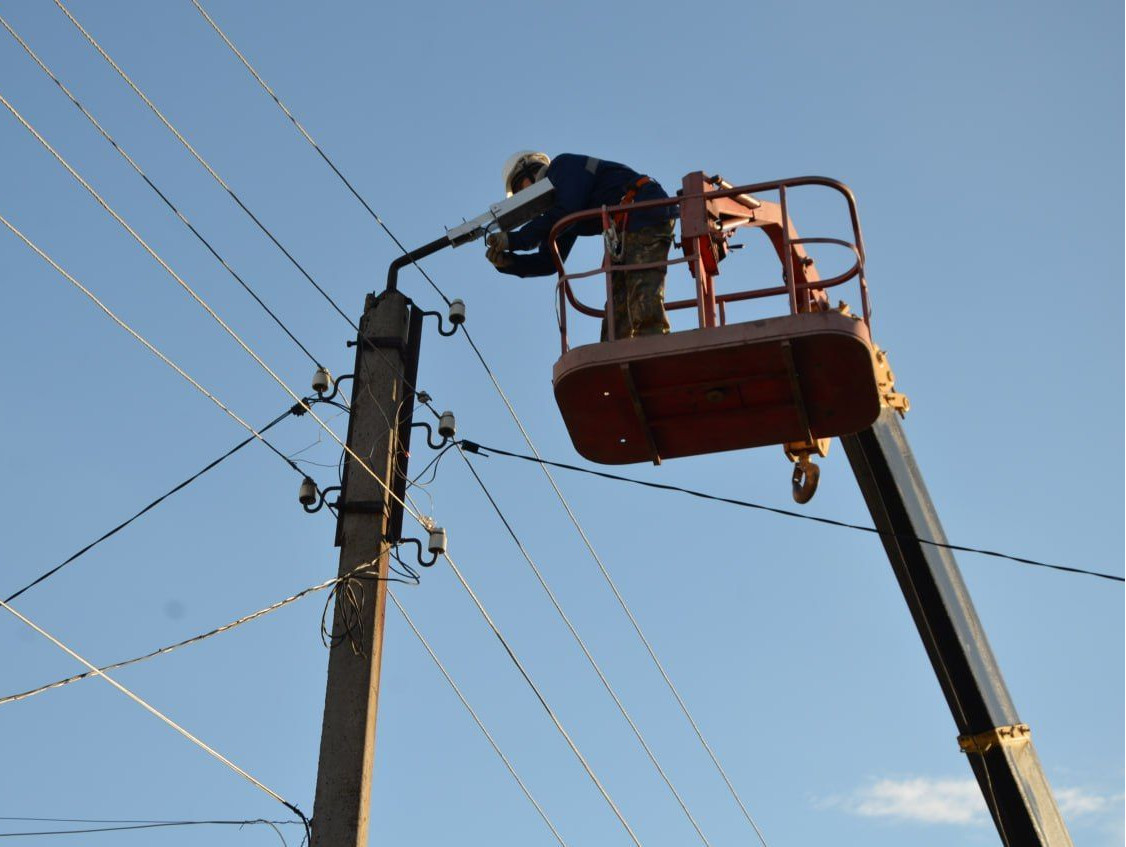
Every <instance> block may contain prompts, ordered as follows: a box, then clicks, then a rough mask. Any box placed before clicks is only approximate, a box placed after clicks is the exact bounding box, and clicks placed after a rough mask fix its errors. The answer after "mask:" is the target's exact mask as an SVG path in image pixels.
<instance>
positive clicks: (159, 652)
mask: <svg viewBox="0 0 1126 847" xmlns="http://www.w3.org/2000/svg"><path fill="white" fill-rule="evenodd" d="M344 578H345V577H340V576H336V577H333V578H332V579H326V580H325V581H324V582H319V583H317V584H316V585H310V586H309V587H308V588H305V589H302V590H301V591H298V592H297V593H296V594H294V595H292V596H290V597H286V598H285V599H284V600H279V601H278V602H276V603H271V604H270V605H269V606H266V607H265V608H264V609H259V610H258V611H257V612H251V613H250V614H249V615H243V616H242V617H241V618H238V619H236V620H233V621H231V622H230V623H227V624H223V625H222V626H219V627H216V628H215V629H212V630H208V631H207V632H204V633H201V634H199V635H194V636H192V637H191V638H187V639H184V640H183V641H177V642H176V643H175V644H169V645H167V646H165V647H160V648H158V649H156V650H153V651H152V652H151V653H145V654H144V655H143V656H137V657H135V658H132V659H126V660H125V661H121V662H114V663H113V664H112V665H104V666H103V667H100V668H98V669H97V672H98V673H100V672H102V671H113V670H117V669H118V668H125V667H129V666H130V665H136V664H138V663H139V662H144V661H147V660H148V659H154V658H156V657H157V656H163V655H165V654H167V653H171V652H172V651H174V650H179V649H180V648H181V647H187V646H189V645H192V644H198V643H199V642H201V641H206V640H207V639H209V638H213V637H214V636H216V635H221V634H222V633H224V632H229V631H230V630H232V629H236V628H238V627H240V626H242V625H243V624H247V623H250V622H251V621H254V620H257V619H258V618H261V617H264V616H265V615H268V614H270V613H271V612H276V611H277V610H278V609H281V608H284V607H285V606H288V605H290V604H291V603H295V602H297V601H298V600H300V599H301V598H303V597H306V596H308V595H309V594H315V593H316V592H318V591H323V590H324V589H326V588H329V587H330V586H335V585H336V584H337V583H339V582H340V581H341V580H342V579H344ZM96 675H97V674H96V672H94V671H87V672H86V673H80V674H75V675H74V676H68V677H66V678H65V679H60V680H56V681H55V682H51V683H48V684H46V685H40V686H39V687H38V688H33V689H31V690H30V691H23V692H20V693H19V694H9V695H8V696H6V697H0V706H3V705H4V704H5V703H15V702H17V701H19V700H26V699H27V698H29V697H34V696H35V695H36V694H42V693H43V692H44V691H50V690H52V689H54V688H62V687H63V686H64V685H70V684H71V683H72V682H78V681H80V680H83V679H88V678H90V677H92V676H96Z"/></svg>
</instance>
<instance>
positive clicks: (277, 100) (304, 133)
mask: <svg viewBox="0 0 1126 847" xmlns="http://www.w3.org/2000/svg"><path fill="white" fill-rule="evenodd" d="M55 2H56V3H58V2H59V0H55ZM192 3H193V5H195V7H196V8H197V9H198V10H199V12H200V14H202V15H203V17H204V18H205V19H206V20H207V22H208V23H209V24H210V25H211V27H212V28H213V29H214V30H215V31H216V33H218V34H219V36H220V37H221V38H222V39H223V41H224V42H225V43H226V44H227V46H228V47H229V48H230V49H231V50H232V51H233V52H234V53H235V55H236V56H238V58H239V60H240V61H241V62H242V63H243V65H245V66H246V68H247V70H249V71H250V73H251V74H252V75H253V76H254V78H255V79H256V80H257V81H258V83H259V84H260V85H261V86H262V88H263V89H265V91H266V92H267V94H269V95H270V97H271V99H273V101H274V102H275V103H276V104H277V105H278V107H279V108H281V109H282V111H283V112H284V113H285V115H286V117H288V118H289V120H290V121H291V122H292V123H293V125H294V126H295V127H296V128H297V129H298V131H299V132H300V133H301V135H302V136H303V137H304V138H305V139H306V141H308V142H309V143H310V144H311V145H312V146H313V148H314V149H315V150H316V151H317V153H318V154H319V155H320V156H321V158H322V159H324V161H325V162H326V163H327V164H328V165H329V167H330V168H331V169H332V171H333V172H334V173H335V174H336V175H337V176H338V177H339V178H340V179H341V181H342V182H343V183H344V184H345V186H346V187H347V188H348V189H349V191H351V192H352V194H353V196H355V197H356V199H357V200H359V201H360V203H361V204H362V205H363V207H364V208H365V209H366V210H367V211H368V213H369V214H370V215H371V216H372V217H373V218H374V219H375V220H376V222H377V223H378V224H379V225H380V227H382V228H383V230H384V232H386V233H387V234H388V236H390V237H391V239H392V240H393V241H394V242H395V244H396V245H397V246H398V247H399V249H400V250H401V251H402V252H403V254H404V255H409V253H408V251H407V250H406V248H405V247H403V245H402V243H401V242H399V240H398V239H397V238H395V236H394V235H393V234H392V233H391V231H390V229H388V227H387V226H386V224H384V222H383V221H382V219H381V218H380V217H379V215H377V214H376V213H375V211H374V210H373V209H372V207H371V206H370V205H369V204H368V203H367V201H365V200H364V199H363V197H361V196H360V194H359V193H358V192H357V191H356V189H355V188H354V187H353V186H352V184H351V182H349V181H348V180H347V179H346V178H345V177H344V175H343V174H342V173H341V172H340V170H339V169H338V168H337V167H336V165H335V164H334V163H333V162H332V161H331V160H330V159H329V157H328V156H327V155H326V154H325V153H324V151H323V150H322V149H321V148H320V145H318V144H317V143H316V142H315V141H314V140H313V138H312V136H311V135H309V133H308V132H307V131H306V130H305V128H304V127H303V126H301V124H300V123H299V122H298V120H297V119H296V117H294V115H293V113H292V112H291V111H290V110H289V109H288V108H287V107H286V106H285V105H284V104H283V103H282V102H281V100H280V98H278V96H277V94H275V93H274V91H273V89H271V88H270V86H269V85H267V84H266V81H265V80H264V79H263V78H262V76H261V75H260V74H259V73H258V72H257V71H256V70H255V69H254V68H253V66H251V64H250V62H249V61H247V59H246V57H245V56H243V54H242V53H241V52H240V51H239V50H238V49H237V48H236V47H235V45H234V44H233V43H232V42H231V40H230V39H229V38H228V37H227V35H226V33H224V32H223V31H222V30H221V29H220V28H219V26H218V25H217V24H216V23H215V21H214V20H213V19H212V18H211V16H210V15H208V14H207V12H206V11H205V10H204V9H203V7H202V6H201V5H200V4H199V2H198V0H192ZM411 263H412V264H413V265H414V266H415V267H416V268H417V269H418V271H419V272H420V273H421V274H422V275H423V277H424V278H425V279H426V280H427V282H429V283H430V285H431V287H432V288H434V290H435V291H437V292H438V294H439V295H440V296H441V297H442V299H443V300H444V301H445V302H446V303H447V304H449V303H450V300H449V298H448V297H446V295H445V294H444V293H443V292H442V291H441V289H440V288H439V287H438V286H437V284H436V283H435V282H434V280H432V279H431V278H430V276H429V275H428V274H427V273H426V271H424V270H423V269H422V267H421V266H420V265H418V263H417V262H415V261H414V260H413V259H412V260H411ZM462 331H463V332H464V333H465V337H466V340H467V341H468V342H469V345H470V347H472V349H473V352H474V353H475V354H476V356H477V358H478V359H479V360H480V362H481V364H482V366H483V367H484V368H485V371H486V373H488V375H489V377H490V379H492V382H493V385H494V386H495V388H496V390H497V392H498V393H499V394H500V396H501V398H502V400H503V401H504V403H505V405H506V406H507V407H508V410H509V413H510V414H511V415H512V417H513V419H514V420H515V421H516V424H517V426H518V427H519V429H520V431H521V433H523V435H524V439H525V441H526V442H527V443H528V446H529V447H530V448H531V449H532V451H533V452H537V453H538V451H536V448H535V445H534V444H533V443H532V441H531V438H530V436H529V435H528V433H527V431H526V430H525V428H524V425H523V424H522V423H521V421H520V419H519V417H518V416H517V414H516V410H515V409H514V408H513V407H512V404H511V403H510V402H509V400H508V397H507V396H506V395H505V394H504V391H503V389H501V387H500V383H499V382H498V381H497V379H496V377H495V375H494V374H493V372H492V370H491V369H490V368H489V366H488V363H487V362H486V361H485V358H484V356H483V355H482V354H481V351H480V350H479V349H478V347H477V345H476V343H475V342H474V341H473V338H472V336H471V335H470V333H469V332H468V331H467V330H466V329H465V327H464V326H463V327H462ZM544 473H545V474H546V476H547V477H548V480H549V481H550V482H551V486H552V488H553V489H554V490H555V493H556V495H557V496H558V497H559V499H560V501H561V503H562V504H563V507H564V509H565V510H566V511H567V514H568V515H569V516H570V518H571V521H572V523H573V524H574V525H575V527H576V529H577V530H578V532H579V535H580V536H581V537H582V539H583V541H584V542H585V543H586V546H587V549H588V550H589V551H590V553H591V555H592V556H593V557H594V559H595V562H596V563H597V565H598V567H599V569H600V570H601V572H602V574H603V577H604V579H605V580H606V581H607V582H608V583H609V585H610V588H611V590H612V591H613V593H614V596H615V597H616V598H617V600H618V602H619V604H620V605H621V606H622V608H623V610H624V611H625V613H626V615H627V617H629V618H630V621H631V623H632V624H633V627H634V629H635V631H636V632H637V634H638V636H639V637H640V638H641V640H642V642H643V643H644V645H645V647H646V650H647V651H648V652H649V655H650V657H651V658H652V659H653V661H654V662H655V663H656V664H657V667H658V670H659V671H660V673H661V676H662V677H663V678H664V680H665V682H666V684H667V685H668V686H669V687H670V688H671V689H673V695H674V697H675V698H676V700H677V702H678V703H679V704H680V707H681V710H682V711H683V712H684V713H685V715H686V717H687V718H688V720H689V722H690V723H691V724H692V726H693V729H694V730H695V732H696V735H697V737H698V738H699V740H700V741H701V743H702V744H703V745H704V747H705V749H706V750H707V751H708V754H709V756H710V757H711V759H712V761H713V763H714V764H715V766H716V768H717V769H718V770H719V772H720V774H721V776H722V777H723V779H724V781H725V783H726V784H727V786H728V789H729V790H730V791H731V793H732V795H733V796H734V798H735V800H736V802H737V803H738V805H739V807H740V809H741V810H742V812H743V815H744V817H746V818H747V821H748V822H749V823H750V824H751V826H752V827H753V828H754V830H755V833H756V834H757V835H758V837H759V840H760V841H762V843H763V844H764V845H765V844H766V841H765V839H764V838H763V836H762V833H761V831H760V830H759V828H758V826H757V825H756V824H755V822H754V820H753V819H752V818H751V815H750V813H749V812H748V811H747V808H746V805H745V804H744V803H743V801H742V800H741V799H740V798H739V796H738V794H737V793H736V792H735V788H734V786H733V785H732V783H731V781H730V779H728V777H727V774H726V773H725V772H724V771H723V768H722V767H721V766H720V764H719V760H718V759H717V758H716V756H715V754H714V753H713V752H712V750H711V748H710V747H709V746H708V744H707V742H706V741H705V740H704V737H703V734H702V733H701V732H700V729H699V727H698V725H697V724H696V721H695V719H694V718H692V716H691V714H690V713H689V711H688V707H687V705H686V704H685V703H684V700H683V698H682V697H681V696H680V694H679V692H677V691H676V690H675V687H674V686H673V683H672V680H671V678H669V676H668V674H667V673H666V672H665V670H664V667H663V666H662V665H661V664H660V662H659V660H658V659H657V656H656V654H655V652H654V651H653V648H652V646H651V645H650V644H649V641H648V639H647V638H646V637H645V635H644V633H643V632H642V631H641V628H640V625H639V624H638V623H637V621H636V618H635V617H634V616H633V613H632V612H631V611H630V610H629V608H628V605H627V604H626V602H625V599H624V598H623V597H622V595H621V593H620V592H619V591H618V589H617V586H616V585H615V584H614V583H613V581H612V580H611V578H610V575H609V573H608V572H607V571H606V568H605V566H604V565H603V563H602V561H601V559H600V558H599V556H598V554H597V553H596V552H595V550H594V548H593V546H592V545H591V544H590V541H589V539H588V538H587V536H586V533H585V532H584V531H583V529H582V526H581V525H580V524H579V522H578V519H577V518H576V517H575V514H574V512H573V510H572V509H571V507H570V505H569V504H568V503H567V501H566V499H565V498H564V497H563V493H562V492H561V491H560V490H559V487H558V486H557V485H556V484H555V480H554V479H553V478H552V477H551V474H550V472H548V471H547V469H546V468H544Z"/></svg>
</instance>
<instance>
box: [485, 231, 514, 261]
mask: <svg viewBox="0 0 1126 847" xmlns="http://www.w3.org/2000/svg"><path fill="white" fill-rule="evenodd" d="M485 246H486V249H485V258H486V259H488V260H489V261H490V262H492V263H493V267H496V268H503V267H505V266H506V265H509V264H511V263H512V255H511V254H509V253H507V252H505V251H506V250H508V233H507V232H494V233H493V234H492V235H490V236H489V237H488V238H486V239H485Z"/></svg>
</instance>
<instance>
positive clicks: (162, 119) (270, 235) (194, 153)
mask: <svg viewBox="0 0 1126 847" xmlns="http://www.w3.org/2000/svg"><path fill="white" fill-rule="evenodd" d="M55 5H56V6H58V7H59V9H61V10H62V12H63V14H64V15H66V16H67V18H68V19H69V20H70V22H71V23H72V24H74V25H75V27H77V28H78V31H79V32H81V33H82V35H83V36H85V38H86V40H87V41H89V42H90V44H91V45H92V46H93V47H94V49H95V50H97V51H98V53H99V54H100V55H101V57H102V58H103V59H105V60H106V62H108V63H109V65H110V67H112V68H113V69H114V70H115V71H117V73H118V75H119V76H120V77H121V78H122V79H123V80H125V82H126V83H128V85H129V87H130V88H132V89H133V91H134V93H136V95H137V96H138V97H140V98H141V99H142V100H143V101H144V102H145V105H146V106H148V107H149V109H151V110H152V112H153V114H155V115H156V116H157V117H158V118H159V119H160V122H161V123H162V124H164V126H165V127H166V128H167V129H168V131H169V132H171V133H172V134H173V135H175V136H176V138H177V139H178V140H179V142H180V143H181V144H183V145H184V147H185V148H187V150H188V152H189V153H191V154H192V156H194V157H195V160H196V161H197V162H199V163H200V164H201V165H203V167H204V168H205V169H206V170H207V172H208V173H209V174H211V176H212V177H213V178H214V179H215V181H216V182H218V183H219V185H220V186H222V188H223V190H224V191H226V192H227V194H229V195H230V197H231V199H232V200H234V201H235V203H237V204H238V206H239V208H240V209H242V210H243V211H244V212H246V214H247V215H248V216H249V217H250V219H251V220H252V221H254V223H255V224H256V225H257V226H258V228H259V229H260V230H262V232H263V233H265V235H266V237H268V238H269V239H270V240H271V241H272V242H274V244H275V245H276V246H277V248H278V249H279V250H281V251H282V253H283V254H285V257H286V258H287V259H289V261H290V263H291V264H292V265H293V266H294V267H295V268H297V270H298V271H300V272H301V275H302V276H304V277H305V279H307V280H308V281H309V283H310V285H312V286H313V287H314V288H315V289H317V291H319V292H320V294H321V296H322V297H324V299H325V300H327V301H328V302H329V304H330V305H331V306H332V308H334V309H335V310H336V311H337V313H338V314H339V315H340V316H341V317H342V318H344V320H346V321H347V322H348V323H349V324H350V325H351V326H352V328H353V329H355V330H356V331H357V332H358V331H359V327H357V326H356V324H355V323H353V322H352V319H351V318H350V317H348V315H347V314H346V313H345V312H344V311H343V310H342V309H341V308H340V307H339V306H338V305H337V304H336V301H335V300H333V299H332V297H330V296H329V294H328V292H327V291H325V290H324V289H323V288H321V286H320V285H318V284H317V281H316V280H315V279H313V277H312V276H311V275H310V274H309V272H308V271H307V270H305V268H304V267H303V266H302V265H301V263H300V262H298V261H297V260H296V259H295V258H293V254H291V253H290V252H289V251H288V250H286V249H285V247H283V246H282V243H281V242H280V241H278V240H277V238H275V237H274V234H273V233H272V232H270V230H269V229H267V228H266V225H265V224H263V223H262V221H260V220H259V219H258V217H257V216H256V215H255V214H254V213H253V212H252V211H250V209H249V208H247V206H246V204H245V203H243V202H242V199H241V198H240V197H239V196H238V195H237V194H235V192H234V191H233V190H232V189H231V187H230V186H229V185H227V183H226V182H225V181H224V180H223V178H222V177H221V176H219V174H218V173H216V171H215V169H214V168H213V167H211V165H209V164H208V163H207V161H206V160H205V159H204V158H203V157H202V156H201V155H200V154H199V153H198V152H197V151H196V149H195V148H194V147H193V146H192V145H191V143H190V142H189V141H188V140H187V139H186V138H184V136H183V135H181V134H180V131H179V130H177V129H176V127H174V126H172V124H171V123H169V121H168V119H167V118H166V117H164V113H162V112H161V111H160V109H158V108H157V107H156V104H155V103H153V102H152V100H150V99H149V98H148V97H147V96H146V95H145V93H144V92H143V91H141V89H140V88H138V87H137V85H136V83H134V82H133V80H131V79H130V78H129V75H128V74H126V73H125V71H123V70H122V69H121V68H120V67H119V66H118V64H117V62H115V61H114V60H113V59H112V58H111V57H110V55H109V53H107V52H106V51H105V50H104V49H102V45H101V44H99V43H98V42H97V41H96V40H95V39H94V36H92V35H90V33H89V32H87V31H86V29H85V28H84V27H83V26H82V24H80V23H79V22H78V19H77V18H75V17H74V15H72V14H71V12H70V9H68V8H67V7H66V6H65V5H63V3H62V0H55Z"/></svg>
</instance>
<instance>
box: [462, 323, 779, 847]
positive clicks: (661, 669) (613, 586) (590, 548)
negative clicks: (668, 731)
mask: <svg viewBox="0 0 1126 847" xmlns="http://www.w3.org/2000/svg"><path fill="white" fill-rule="evenodd" d="M463 330H464V327H463ZM464 333H465V339H466V341H468V342H469V346H470V347H472V348H473V352H474V353H475V354H476V356H477V359H478V360H479V361H480V362H481V366H482V367H483V368H484V369H485V372H486V373H487V374H488V376H489V379H490V380H491V381H492V383H493V387H494V388H495V389H496V392H497V394H498V395H499V396H500V398H501V400H502V401H503V402H504V405H505V407H506V408H507V409H508V413H509V415H510V416H511V418H512V420H513V421H514V422H515V423H516V427H517V429H519V430H520V434H521V435H522V436H523V437H524V443H525V444H527V445H528V448H529V449H530V450H531V451H532V453H534V454H535V456H536V458H537V459H538V458H540V453H539V450H538V449H536V445H535V444H534V443H532V437H531V435H529V434H528V430H527V429H526V428H525V427H524V424H523V422H522V421H521V420H520V416H519V415H517V414H516V409H515V408H514V407H513V405H512V403H511V401H510V400H509V399H508V395H507V394H505V393H504V389H503V388H501V385H500V382H499V380H497V378H496V375H495V374H494V373H493V371H492V368H490V367H489V363H488V362H486V361H485V357H484V355H482V353H481V351H480V350H479V349H478V348H477V344H476V343H475V342H474V341H473V336H472V335H470V333H469V331H468V330H464ZM539 466H540V470H542V471H543V473H544V476H546V477H547V481H548V483H549V484H550V485H551V488H552V490H553V491H554V492H555V496H556V497H557V498H558V500H559V502H560V504H561V505H562V506H563V510H564V511H565V512H566V513H567V517H568V518H570V520H571V524H572V525H573V526H574V527H575V530H576V531H577V532H578V534H579V537H580V538H581V539H582V541H583V544H584V545H585V546H586V549H587V552H588V553H590V556H591V558H592V559H593V560H594V563H595V565H597V567H598V571H599V573H601V574H602V579H603V581H604V582H605V583H606V585H607V587H608V588H609V589H610V591H611V593H612V594H613V595H614V598H615V599H616V600H617V601H618V606H619V607H620V608H621V610H622V612H623V613H624V614H625V616H626V618H628V619H629V622H630V625H631V626H632V627H633V631H634V632H635V633H636V634H637V637H638V639H639V640H640V641H641V644H642V645H643V646H644V647H645V652H646V653H648V655H649V658H650V660H651V661H652V662H653V665H654V667H656V669H657V671H658V673H659V674H660V675H661V679H663V680H664V682H665V686H666V687H667V688H668V689H669V692H670V693H671V694H672V696H673V699H675V700H676V702H677V705H678V706H679V707H680V711H681V713H682V714H683V715H684V717H685V719H686V720H687V721H688V724H689V726H691V727H692V731H693V732H694V733H695V735H696V738H697V740H698V741H699V742H700V746H701V747H702V748H703V749H704V751H705V752H706V753H707V754H708V758H709V759H711V762H712V765H713V766H714V767H715V769H716V771H717V772H718V773H719V775H720V777H721V778H722V779H723V782H724V784H725V785H726V786H727V790H728V792H729V793H730V794H731V797H732V799H734V801H735V803H736V805H738V807H739V810H740V811H741V812H742V813H743V817H744V818H745V819H746V821H747V823H748V824H750V826H751V829H753V830H754V832H755V835H756V836H758V840H759V841H760V842H761V843H762V845H763V847H768V845H767V843H766V838H765V836H764V835H763V834H762V830H760V829H759V826H758V824H757V823H755V820H754V818H753V817H752V816H751V813H750V811H749V810H748V809H747V805H746V803H744V802H743V798H742V797H740V796H739V792H738V791H737V790H736V789H735V784H734V783H733V782H732V781H731V778H730V777H729V776H728V775H727V771H726V770H725V769H724V767H723V765H722V764H720V761H719V757H718V756H716V754H715V751H714V750H713V749H712V746H711V745H710V744H709V743H708V741H707V739H706V738H704V733H703V730H701V729H700V725H699V723H697V721H696V719H695V718H694V717H693V716H692V712H691V710H690V709H689V708H688V704H687V703H686V702H685V701H684V698H683V697H682V696H681V694H680V691H679V689H677V687H676V684H675V683H674V682H673V681H672V677H670V676H669V674H668V671H666V670H665V666H664V664H663V663H662V662H661V660H660V659H659V658H658V657H657V651H656V650H654V649H653V645H652V644H651V643H650V641H649V639H648V638H647V637H646V635H645V633H644V631H643V630H642V629H641V624H640V623H638V621H637V618H636V616H635V615H634V614H633V611H632V610H631V609H630V607H629V604H628V603H627V602H626V599H625V597H624V596H622V593H621V591H619V590H618V586H617V583H615V582H614V579H613V577H611V576H610V572H609V570H607V568H606V565H605V564H604V563H603V562H602V557H601V556H599V555H598V552H597V551H596V550H595V549H594V545H593V544H592V543H591V541H590V538H589V537H588V536H587V534H586V531H585V530H584V529H583V527H582V524H580V523H579V519H578V517H577V516H576V515H575V512H574V510H573V509H572V508H571V504H570V503H568V502H567V498H566V497H564V496H563V492H562V490H561V489H560V488H559V485H558V484H557V483H556V482H555V477H553V476H552V475H551V471H549V470H548V469H547V465H546V464H545V463H543V462H540V463H539Z"/></svg>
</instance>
